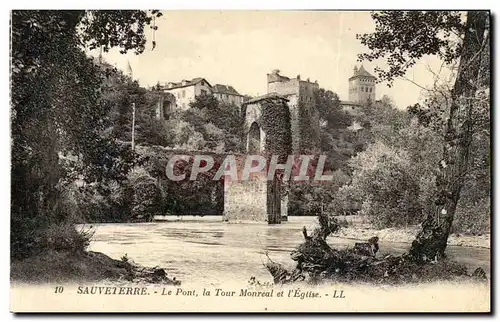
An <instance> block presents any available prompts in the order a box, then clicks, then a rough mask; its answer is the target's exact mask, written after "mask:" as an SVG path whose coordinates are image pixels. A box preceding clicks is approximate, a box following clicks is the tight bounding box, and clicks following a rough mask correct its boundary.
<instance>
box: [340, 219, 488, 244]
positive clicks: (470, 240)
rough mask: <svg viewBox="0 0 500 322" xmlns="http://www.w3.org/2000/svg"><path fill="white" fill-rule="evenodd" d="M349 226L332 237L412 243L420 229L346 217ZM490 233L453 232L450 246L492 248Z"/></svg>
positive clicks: (449, 240)
mask: <svg viewBox="0 0 500 322" xmlns="http://www.w3.org/2000/svg"><path fill="white" fill-rule="evenodd" d="M346 221H347V223H348V225H349V226H348V227H343V228H342V229H341V230H340V231H339V232H337V233H334V234H332V235H331V236H332V237H338V238H345V239H352V240H368V239H369V238H371V237H373V236H378V238H379V241H380V242H390V243H407V244H411V243H412V242H413V240H414V239H415V236H416V235H417V233H418V232H419V230H420V227H419V226H417V225H416V226H409V227H408V228H394V227H393V228H384V229H375V228H373V227H371V226H370V225H369V224H365V223H361V222H360V220H359V219H355V218H353V220H352V219H349V218H347V219H346ZM490 240H491V236H490V234H483V235H481V236H468V235H461V234H451V235H450V236H449V237H448V245H449V246H462V247H478V248H487V249H489V248H490Z"/></svg>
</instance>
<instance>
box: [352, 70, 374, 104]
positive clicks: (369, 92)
mask: <svg viewBox="0 0 500 322" xmlns="http://www.w3.org/2000/svg"><path fill="white" fill-rule="evenodd" d="M376 82H377V78H376V77H375V76H373V75H372V74H370V73H369V72H367V71H366V69H365V68H364V67H363V65H361V67H360V68H359V69H358V67H357V66H354V74H353V76H351V77H350V78H349V102H353V103H359V104H364V103H366V102H368V101H372V102H374V101H375V98H376V93H375V85H376Z"/></svg>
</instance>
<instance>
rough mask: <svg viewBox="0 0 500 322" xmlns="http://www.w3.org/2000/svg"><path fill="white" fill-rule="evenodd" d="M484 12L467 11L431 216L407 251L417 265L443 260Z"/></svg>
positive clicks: (467, 135)
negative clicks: (433, 209) (438, 217)
mask: <svg viewBox="0 0 500 322" xmlns="http://www.w3.org/2000/svg"><path fill="white" fill-rule="evenodd" d="M487 18H488V12H486V11H469V12H468V13H467V22H466V28H465V36H464V40H463V46H462V53H461V55H460V63H459V67H458V73H457V78H456V81H455V84H454V86H453V89H452V92H451V106H450V111H449V117H448V119H447V122H446V128H445V133H444V147H443V158H442V160H441V161H440V164H439V171H438V175H437V178H436V186H437V195H436V197H435V202H434V204H435V214H437V215H438V216H440V219H441V220H438V221H436V216H434V214H428V216H427V218H426V219H425V220H424V222H423V224H422V230H421V231H420V232H419V233H418V234H417V236H416V238H415V240H414V241H413V243H412V246H411V249H410V256H411V257H412V258H413V259H414V260H415V261H417V262H422V261H430V260H434V259H439V258H442V257H444V252H445V249H446V244H447V241H448V236H449V234H450V230H451V227H452V223H453V217H454V215H455V210H456V208H457V203H458V200H459V198H460V191H461V189H462V187H463V185H464V179H465V175H466V173H467V168H468V163H469V154H470V145H471V141H472V134H473V131H472V110H473V108H474V97H475V93H476V90H477V87H476V85H477V77H478V73H479V69H480V62H481V56H482V51H483V50H484V48H485V47H487V46H485V42H486V40H487V38H485V30H486V29H487V28H486V20H487Z"/></svg>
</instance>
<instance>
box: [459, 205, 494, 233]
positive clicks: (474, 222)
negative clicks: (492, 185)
mask: <svg viewBox="0 0 500 322" xmlns="http://www.w3.org/2000/svg"><path fill="white" fill-rule="evenodd" d="M490 225H491V201H490V198H489V197H487V198H483V199H481V200H478V201H473V200H469V199H465V198H461V199H460V201H459V202H458V206H457V210H456V212H455V220H454V221H453V232H455V233H462V234H467V235H481V234H484V233H488V232H490V229H491V228H490Z"/></svg>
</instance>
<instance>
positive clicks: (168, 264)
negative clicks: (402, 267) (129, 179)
mask: <svg viewBox="0 0 500 322" xmlns="http://www.w3.org/2000/svg"><path fill="white" fill-rule="evenodd" d="M169 218H170V220H169V221H162V222H153V223H132V224H123V223H113V224H97V225H93V228H94V229H95V234H94V237H93V241H92V243H91V245H90V247H89V249H90V250H93V251H99V252H103V253H105V254H107V255H109V256H111V257H113V258H117V259H119V258H121V257H122V256H123V255H125V254H127V256H128V257H129V258H131V259H132V260H134V261H135V262H136V263H138V264H140V265H144V266H151V267H154V266H160V267H163V268H165V269H166V270H167V272H168V274H169V275H170V276H175V277H176V278H177V279H179V280H181V281H182V282H183V285H185V283H189V284H191V283H193V284H198V285H199V284H200V283H202V284H207V285H214V286H217V285H221V284H223V283H227V282H240V283H241V282H246V281H247V280H248V279H249V278H250V277H251V276H255V277H256V278H257V279H259V280H261V281H272V279H271V276H270V274H269V273H268V272H267V270H266V269H265V268H264V266H263V263H265V262H266V261H267V256H269V257H270V258H271V259H272V260H274V261H277V262H280V263H282V264H284V265H285V266H288V267H293V265H294V262H293V261H292V260H291V259H290V252H291V251H292V250H293V249H294V248H295V247H297V246H298V245H299V244H300V243H302V241H303V237H302V227H303V226H306V227H307V228H308V230H309V231H311V230H312V229H313V227H314V226H315V225H316V218H314V217H290V218H289V221H288V222H285V223H283V224H281V225H271V226H270V225H267V224H266V223H254V222H252V223H224V222H222V220H221V217H216V216H205V217H187V216H185V217H169ZM328 242H329V243H330V244H331V245H332V246H337V247H345V246H352V245H353V244H354V242H355V241H354V240H349V239H343V238H335V237H330V238H329V239H328ZM380 248H381V249H380V251H381V252H382V253H386V252H387V253H393V254H396V255H398V254H402V253H403V252H405V251H407V250H408V248H409V245H408V244H404V243H385V242H382V243H380ZM447 253H448V255H449V256H450V258H451V259H453V260H456V261H458V262H461V263H463V264H465V265H466V266H467V267H468V269H469V270H473V269H475V268H477V267H482V268H483V269H484V270H485V271H486V272H489V262H490V250H489V249H484V248H472V247H459V246H453V247H451V246H450V247H448V248H447Z"/></svg>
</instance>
